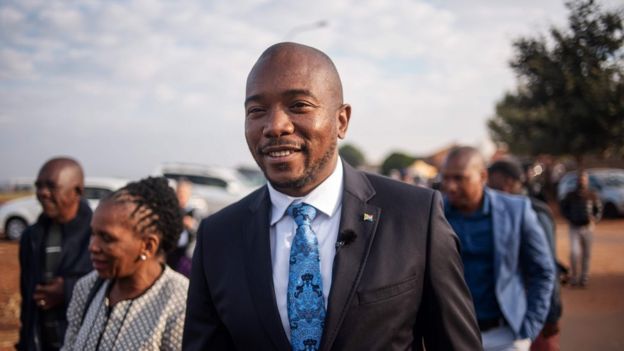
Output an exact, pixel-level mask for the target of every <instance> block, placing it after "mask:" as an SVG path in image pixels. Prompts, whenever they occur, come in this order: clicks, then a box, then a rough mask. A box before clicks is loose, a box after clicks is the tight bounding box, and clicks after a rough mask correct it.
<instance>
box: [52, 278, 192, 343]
mask: <svg viewBox="0 0 624 351" xmlns="http://www.w3.org/2000/svg"><path fill="white" fill-rule="evenodd" d="M96 279H97V272H96V271H93V272H91V273H89V274H87V275H86V276H85V277H83V278H82V279H80V280H79V281H78V283H76V287H75V288H74V294H73V297H72V299H71V302H70V304H69V308H68V310H67V320H68V321H69V326H68V328H67V332H66V334H65V344H64V345H63V348H62V349H61V350H66V351H67V350H86V351H90V350H98V351H99V350H142V351H143V350H180V349H182V331H183V329H184V315H185V308H186V293H187V290H188V279H187V278H186V277H184V276H182V275H181V274H179V273H177V272H175V271H173V270H172V269H171V268H169V267H168V266H165V270H164V272H163V273H162V275H161V276H160V278H158V280H156V282H155V283H154V284H153V285H152V286H151V287H150V288H149V289H148V290H147V291H145V292H144V293H143V294H142V295H141V296H139V297H136V298H134V299H132V300H123V301H119V302H118V303H116V304H115V305H114V306H112V307H109V306H108V298H107V297H106V292H107V291H108V290H109V285H110V281H108V280H107V281H105V282H104V284H102V286H101V287H100V289H99V290H98V292H97V293H96V294H95V297H94V298H93V300H92V301H91V304H90V305H89V306H88V310H87V313H86V315H84V322H83V323H82V325H80V322H81V319H82V316H83V312H84V309H85V303H86V300H87V297H88V295H89V291H90V290H91V287H93V286H94V284H95V281H96ZM98 344H99V345H98Z"/></svg>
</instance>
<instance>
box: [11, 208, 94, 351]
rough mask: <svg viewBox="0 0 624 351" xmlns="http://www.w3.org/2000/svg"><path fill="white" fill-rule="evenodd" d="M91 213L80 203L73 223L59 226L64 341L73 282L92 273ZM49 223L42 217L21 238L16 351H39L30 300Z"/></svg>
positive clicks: (35, 309)
mask: <svg viewBox="0 0 624 351" xmlns="http://www.w3.org/2000/svg"><path fill="white" fill-rule="evenodd" d="M91 216H92V211H91V208H90V207H89V204H88V203H87V201H86V200H84V199H83V200H81V201H80V207H79V209H78V214H77V215H76V217H75V218H74V219H72V220H71V221H69V222H68V223H66V224H63V225H61V231H62V232H63V241H62V244H61V262H60V263H59V267H58V269H57V271H56V275H55V276H57V277H58V276H60V277H63V292H64V295H65V296H64V303H63V306H61V307H58V309H59V311H60V312H59V316H60V317H59V318H60V319H59V320H58V322H59V330H58V333H59V334H58V335H59V336H60V338H61V340H63V338H64V337H65V329H67V319H66V316H65V312H66V311H67V307H68V306H69V301H70V300H71V297H72V292H73V291H74V285H75V284H76V281H78V279H79V278H80V277H82V276H83V275H85V274H87V273H89V272H90V271H91V270H93V267H92V265H91V259H90V258H89V250H88V248H89V239H90V238H91ZM49 225H50V219H49V218H48V217H47V216H46V215H45V214H41V215H40V216H39V219H38V220H37V222H36V223H35V224H33V225H32V226H30V227H28V228H26V230H25V231H24V233H23V234H22V237H21V238H20V248H19V261H20V270H21V274H20V292H21V294H22V310H21V315H20V322H21V328H20V334H19V335H20V338H19V342H18V344H17V345H16V348H17V349H18V350H29V351H35V350H42V349H43V347H42V345H41V338H40V335H39V316H40V313H39V312H40V309H39V308H38V307H37V306H36V305H35V301H33V299H32V296H33V294H34V292H35V286H36V285H37V284H39V283H42V282H43V272H42V270H43V261H42V259H43V250H44V247H43V246H44V242H43V239H44V237H45V233H46V231H47V229H48V227H49Z"/></svg>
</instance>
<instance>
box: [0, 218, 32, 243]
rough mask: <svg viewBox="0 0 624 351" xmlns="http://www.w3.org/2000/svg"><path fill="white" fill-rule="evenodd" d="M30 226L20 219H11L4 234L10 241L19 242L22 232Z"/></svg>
mask: <svg viewBox="0 0 624 351" xmlns="http://www.w3.org/2000/svg"><path fill="white" fill-rule="evenodd" d="M27 226H28V224H26V221H25V220H24V219H22V218H20V217H11V218H9V220H8V221H7V222H6V226H5V228H4V233H5V235H6V237H7V238H8V239H9V240H19V238H21V237H22V232H23V231H24V229H26V227H27Z"/></svg>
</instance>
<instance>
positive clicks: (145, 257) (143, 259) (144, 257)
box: [139, 254, 147, 261]
mask: <svg viewBox="0 0 624 351" xmlns="http://www.w3.org/2000/svg"><path fill="white" fill-rule="evenodd" d="M139 258H140V259H141V261H145V260H147V256H145V254H141V256H139Z"/></svg>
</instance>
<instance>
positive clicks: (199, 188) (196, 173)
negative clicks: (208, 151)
mask: <svg viewBox="0 0 624 351" xmlns="http://www.w3.org/2000/svg"><path fill="white" fill-rule="evenodd" d="M155 174H156V175H162V176H165V177H166V178H168V179H171V180H174V181H178V180H180V179H186V180H188V181H190V182H191V183H193V190H192V192H193V196H192V199H191V200H193V199H195V200H194V201H197V198H201V199H203V200H204V202H205V206H204V208H205V211H204V214H205V215H208V214H211V213H214V212H216V211H218V210H220V209H222V208H224V207H226V206H227V205H230V204H232V203H234V202H236V201H238V200H240V199H242V198H243V197H244V196H245V195H247V194H249V193H250V192H251V191H253V190H254V189H255V188H257V187H258V186H259V185H258V184H257V183H254V182H252V181H250V180H249V179H247V178H246V177H245V176H244V175H243V174H241V173H240V172H239V171H237V170H235V169H231V168H225V167H212V166H205V165H199V164H190V163H164V164H162V165H161V166H160V167H159V168H158V169H157V170H156V171H155ZM196 203H197V202H196Z"/></svg>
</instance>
